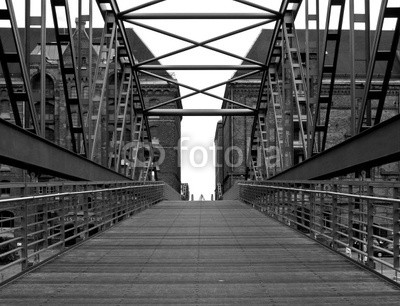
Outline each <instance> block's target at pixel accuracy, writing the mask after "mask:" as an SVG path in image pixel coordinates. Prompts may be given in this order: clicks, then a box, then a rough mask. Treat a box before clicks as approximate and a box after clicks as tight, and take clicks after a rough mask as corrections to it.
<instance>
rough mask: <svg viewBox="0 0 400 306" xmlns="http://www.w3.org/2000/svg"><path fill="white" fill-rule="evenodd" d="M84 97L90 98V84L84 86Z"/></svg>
mask: <svg viewBox="0 0 400 306" xmlns="http://www.w3.org/2000/svg"><path fill="white" fill-rule="evenodd" d="M83 99H89V86H84V87H83Z"/></svg>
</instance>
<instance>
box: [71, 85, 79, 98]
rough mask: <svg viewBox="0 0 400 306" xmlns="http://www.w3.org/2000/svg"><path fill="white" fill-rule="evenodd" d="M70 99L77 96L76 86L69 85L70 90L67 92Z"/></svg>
mask: <svg viewBox="0 0 400 306" xmlns="http://www.w3.org/2000/svg"><path fill="white" fill-rule="evenodd" d="M69 97H70V99H76V98H78V92H77V91H76V86H71V91H70V93H69Z"/></svg>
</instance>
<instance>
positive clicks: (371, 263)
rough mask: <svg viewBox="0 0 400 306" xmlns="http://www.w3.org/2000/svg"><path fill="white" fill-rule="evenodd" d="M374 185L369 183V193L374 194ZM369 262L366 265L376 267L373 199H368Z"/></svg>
mask: <svg viewBox="0 0 400 306" xmlns="http://www.w3.org/2000/svg"><path fill="white" fill-rule="evenodd" d="M373 192H374V190H373V186H371V185H368V195H369V196H372V195H373ZM366 201H367V262H366V265H367V266H368V267H369V268H371V269H373V268H374V259H373V254H374V238H373V235H374V228H373V224H374V204H373V202H372V200H369V199H367V200H366Z"/></svg>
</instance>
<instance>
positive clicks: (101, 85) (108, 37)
mask: <svg viewBox="0 0 400 306" xmlns="http://www.w3.org/2000/svg"><path fill="white" fill-rule="evenodd" d="M116 33H117V27H116V24H115V18H114V16H113V15H111V14H109V15H107V16H106V20H105V23H104V29H103V33H102V37H101V41H100V49H99V55H98V58H97V63H96V69H95V74H94V76H95V77H94V82H93V84H92V103H93V106H92V107H93V109H94V111H95V112H96V110H97V115H96V116H95V117H94V118H93V117H92V118H88V120H86V123H87V124H89V120H93V119H94V121H95V125H94V131H93V134H92V131H89V137H91V139H92V141H93V143H92V150H91V152H90V159H91V160H93V159H94V158H95V154H96V152H97V151H98V148H97V143H98V139H99V137H100V135H99V134H100V128H101V121H102V112H103V110H104V107H105V106H106V105H107V103H106V94H107V86H108V83H109V82H108V75H109V70H110V65H111V62H112V56H113V50H115V49H116V48H115V49H113V47H115V42H116V39H115V38H116ZM103 54H104V55H105V58H106V61H105V63H103V62H102V57H103ZM88 115H89V114H88Z"/></svg>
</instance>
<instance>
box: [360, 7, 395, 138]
mask: <svg viewBox="0 0 400 306" xmlns="http://www.w3.org/2000/svg"><path fill="white" fill-rule="evenodd" d="M389 19H391V20H395V27H394V31H393V36H392V38H391V41H390V49H389V50H388V49H387V48H386V47H383V46H382V41H381V36H382V30H383V25H384V23H385V21H388V20H389ZM399 36H400V3H398V1H392V2H391V3H390V1H388V0H382V6H381V10H380V14H379V18H378V24H377V27H376V34H375V40H374V44H373V47H372V52H371V59H370V62H369V65H368V71H367V79H366V83H365V89H364V95H363V99H362V104H361V107H360V113H359V116H358V125H357V131H358V133H360V132H362V131H363V130H365V129H368V128H370V126H367V125H366V124H365V117H366V116H365V115H366V109H367V106H368V104H369V103H371V100H377V101H378V105H377V107H376V113H375V119H374V122H373V125H376V124H378V123H380V121H381V119H382V112H383V108H384V103H385V99H386V93H387V90H388V88H389V80H390V76H391V72H392V67H393V63H394V60H395V58H396V51H397V45H398V43H399ZM378 62H379V63H380V64H381V65H384V67H385V68H384V71H385V72H384V76H383V79H382V80H379V79H377V78H376V73H375V72H374V70H375V66H376V64H377V63H378ZM374 79H375V80H376V81H377V82H378V84H380V85H379V86H377V87H378V88H373V87H372V82H373V80H374Z"/></svg>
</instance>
